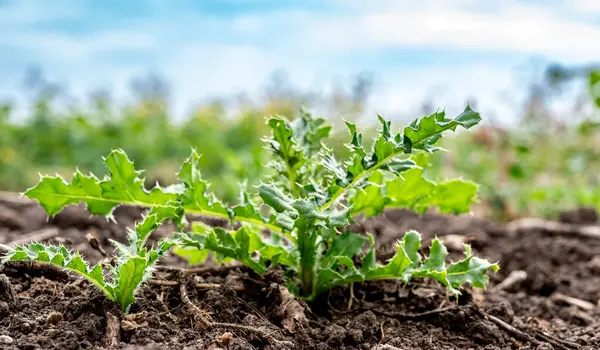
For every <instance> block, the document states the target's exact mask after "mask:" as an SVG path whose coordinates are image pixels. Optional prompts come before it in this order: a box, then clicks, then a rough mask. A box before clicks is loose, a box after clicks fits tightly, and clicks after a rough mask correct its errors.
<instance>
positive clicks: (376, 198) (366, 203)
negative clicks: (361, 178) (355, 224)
mask: <svg viewBox="0 0 600 350" xmlns="http://www.w3.org/2000/svg"><path fill="white" fill-rule="evenodd" d="M382 182H383V173H381V172H380V171H376V172H374V173H373V175H371V177H369V180H368V183H369V185H367V187H365V188H364V189H362V188H358V189H357V190H356V193H355V194H354V195H353V196H351V197H350V200H349V201H350V203H352V209H351V212H352V214H357V213H364V214H365V216H375V215H377V214H381V213H383V209H384V207H385V205H386V204H387V203H388V201H389V199H388V198H386V196H384V195H383V191H382V190H383V184H382Z"/></svg>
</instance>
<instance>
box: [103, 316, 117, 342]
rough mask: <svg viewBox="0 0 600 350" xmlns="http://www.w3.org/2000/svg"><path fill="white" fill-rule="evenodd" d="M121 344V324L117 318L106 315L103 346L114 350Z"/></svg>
mask: <svg viewBox="0 0 600 350" xmlns="http://www.w3.org/2000/svg"><path fill="white" fill-rule="evenodd" d="M120 342H121V322H119V319H118V318H117V316H115V315H113V314H111V313H110V312H107V313H106V334H105V338H104V346H105V347H107V348H109V349H116V348H118V347H119V343H120Z"/></svg>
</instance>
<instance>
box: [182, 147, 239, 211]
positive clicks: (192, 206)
mask: <svg viewBox="0 0 600 350" xmlns="http://www.w3.org/2000/svg"><path fill="white" fill-rule="evenodd" d="M199 160H200V155H199V154H198V153H196V152H195V151H194V152H192V154H191V155H190V156H189V157H188V159H186V160H185V161H184V162H183V164H182V165H181V168H180V170H179V173H178V174H177V176H178V177H179V179H180V180H181V181H182V182H183V184H184V185H185V190H184V191H183V193H182V194H181V200H182V203H183V206H184V208H186V209H188V210H191V211H196V212H200V213H202V212H210V213H212V214H213V215H214V214H217V215H219V214H220V215H221V216H222V217H229V216H230V215H229V212H228V211H227V209H226V208H225V206H224V205H223V203H221V202H220V201H218V200H217V199H216V198H215V196H214V194H213V193H208V191H207V190H208V183H207V182H206V181H204V180H202V177H201V175H200V170H199V169H198V161H199Z"/></svg>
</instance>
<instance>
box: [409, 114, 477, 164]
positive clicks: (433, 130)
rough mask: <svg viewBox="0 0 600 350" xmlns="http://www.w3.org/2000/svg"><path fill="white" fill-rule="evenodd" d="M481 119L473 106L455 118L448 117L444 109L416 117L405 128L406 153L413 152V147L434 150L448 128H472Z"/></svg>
mask: <svg viewBox="0 0 600 350" xmlns="http://www.w3.org/2000/svg"><path fill="white" fill-rule="evenodd" d="M480 121H481V116H480V115H479V113H477V112H475V111H474V110H473V109H472V108H471V106H467V107H466V108H465V110H464V111H463V112H462V113H461V114H460V115H458V116H457V117H456V118H454V119H450V118H446V113H445V112H444V111H441V112H436V113H433V114H431V115H429V116H426V117H424V118H421V119H416V120H415V121H413V122H412V123H411V124H410V125H409V126H407V127H405V128H404V137H403V147H404V151H405V152H406V153H411V152H412V150H413V149H420V150H424V151H428V152H434V151H436V150H438V149H439V148H436V147H434V145H435V144H436V143H437V141H439V139H440V138H441V137H442V133H443V132H444V131H446V130H452V131H455V130H456V128H457V127H458V126H462V127H463V128H465V129H470V128H471V127H473V126H474V125H476V124H478V123H479V122H480Z"/></svg>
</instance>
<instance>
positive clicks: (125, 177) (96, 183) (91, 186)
mask: <svg viewBox="0 0 600 350" xmlns="http://www.w3.org/2000/svg"><path fill="white" fill-rule="evenodd" d="M480 120H481V118H480V116H479V114H478V113H477V112H475V111H473V110H472V109H471V107H470V106H467V107H466V108H465V110H464V111H463V112H462V113H461V114H460V115H458V116H457V117H456V118H447V117H446V115H445V113H444V112H437V113H434V114H432V115H429V116H425V117H423V118H420V119H417V120H415V121H414V122H413V123H411V124H410V125H409V126H408V127H406V128H404V131H403V133H400V132H398V133H395V134H393V133H392V128H391V123H390V122H389V121H386V120H384V119H383V118H382V117H379V121H380V123H381V125H382V129H381V130H379V131H378V132H377V135H376V136H375V138H374V140H373V143H372V147H371V148H370V149H367V148H366V147H365V146H364V144H363V136H362V134H361V133H360V132H358V131H357V128H356V126H355V125H354V124H352V123H350V122H346V125H347V127H348V129H349V131H350V137H351V142H350V143H349V144H347V145H346V146H347V149H348V152H349V154H350V155H349V157H348V159H346V160H344V161H341V162H340V161H337V159H336V155H335V154H334V152H333V150H332V149H330V148H328V147H326V146H325V145H324V142H325V141H326V139H327V138H328V136H329V132H330V127H329V126H327V125H325V124H324V119H322V118H314V117H313V116H311V115H310V114H308V113H302V115H301V117H300V118H298V119H296V120H295V121H292V122H291V121H288V120H287V119H286V118H283V117H275V118H271V119H269V120H268V121H267V123H266V124H267V125H268V126H269V127H270V128H271V131H272V136H271V137H270V138H268V139H265V141H266V143H267V145H268V149H270V151H271V152H272V158H271V162H270V168H272V169H274V170H275V171H274V172H272V174H271V176H269V177H268V178H266V179H264V181H263V182H260V183H259V184H258V185H257V191H256V193H253V194H252V195H251V194H249V193H247V192H245V191H242V192H241V195H240V200H239V202H238V203H237V204H236V205H233V206H231V205H226V204H224V203H223V202H222V201H220V200H218V199H217V198H216V196H215V195H214V194H213V193H212V192H210V191H209V185H208V182H206V181H205V180H203V179H202V177H201V173H200V170H199V165H200V160H201V157H200V155H198V154H197V153H196V151H193V152H192V154H191V155H190V156H189V157H188V158H187V159H186V160H185V161H184V162H183V164H182V165H181V167H180V170H179V172H178V173H177V183H175V184H173V185H171V186H168V187H161V186H155V187H154V188H152V189H151V190H147V189H146V188H145V187H144V183H145V181H144V179H143V178H142V177H141V174H142V172H141V171H139V170H136V168H135V167H134V164H133V162H132V161H131V160H130V159H129V158H128V156H127V155H126V153H125V152H124V151H122V150H114V151H112V152H111V153H110V154H109V155H108V156H107V157H106V158H104V163H105V166H106V167H107V169H108V174H107V175H105V176H104V177H103V178H102V179H100V178H98V177H96V176H95V175H92V174H90V175H84V174H82V173H81V172H79V171H77V172H76V173H75V174H74V176H73V177H72V180H71V181H70V182H67V181H65V180H64V179H63V178H62V177H60V176H58V175H57V176H52V177H50V176H42V178H41V179H40V181H39V183H38V184H37V185H36V186H34V187H32V188H30V189H29V190H27V191H26V192H25V195H26V196H28V197H30V198H33V199H36V200H37V201H38V202H39V203H40V205H42V207H44V208H45V209H46V211H47V212H48V213H49V214H50V215H54V214H56V213H58V212H60V211H61V210H62V209H63V208H64V207H65V206H67V205H70V204H75V203H81V202H83V203H86V204H87V207H88V209H89V211H90V212H91V213H92V214H95V215H104V216H107V217H110V216H111V213H112V211H113V209H114V208H115V207H116V206H117V205H121V204H129V205H138V206H144V207H147V208H149V211H148V213H147V215H145V217H144V218H143V220H141V221H140V222H139V223H138V224H137V225H136V227H135V228H134V229H132V230H130V231H129V235H128V239H129V245H123V244H120V243H117V242H113V243H114V244H115V246H116V247H117V251H118V254H119V257H118V261H119V262H118V264H117V266H116V267H115V268H113V269H112V270H111V275H112V278H111V281H112V282H111V283H104V282H103V280H100V279H99V277H98V276H100V277H101V276H102V274H101V273H99V272H98V271H99V270H93V271H95V272H93V276H92V275H90V272H89V269H88V268H87V267H86V265H85V264H84V265H82V267H78V269H77V271H79V272H80V273H81V274H83V275H84V276H86V278H88V279H90V278H91V280H93V281H96V282H95V283H96V285H97V286H99V287H100V288H102V289H103V290H104V292H105V293H106V294H107V296H108V297H109V298H110V299H112V300H115V301H117V302H119V303H121V304H122V305H123V307H124V308H126V307H127V306H128V305H130V304H131V303H133V302H134V301H135V299H134V294H135V290H136V289H137V288H138V287H139V285H140V284H141V283H142V282H143V281H144V280H146V279H147V278H148V277H149V276H150V275H151V273H152V267H153V265H154V263H155V262H156V260H157V259H158V258H159V257H160V256H161V255H162V254H164V253H165V252H166V251H167V250H168V249H170V248H172V247H176V248H175V250H174V251H175V252H176V253H178V254H181V255H182V256H184V257H185V258H187V259H189V260H190V261H194V262H195V263H200V262H202V261H203V260H204V259H206V258H207V257H209V256H213V257H214V258H215V260H216V261H221V262H224V261H230V260H237V261H239V262H241V263H243V264H244V265H246V266H248V267H250V268H251V269H253V270H254V271H255V272H257V273H264V272H265V271H266V270H267V269H268V268H270V267H273V266H282V267H283V268H284V270H285V271H286V278H287V285H288V287H289V288H290V290H292V291H294V292H295V293H296V294H298V295H299V296H302V297H304V298H306V299H308V300H312V299H314V298H315V297H317V296H318V295H319V294H321V293H322V292H324V291H326V290H328V289H330V288H332V287H335V286H338V285H341V284H345V283H349V282H362V281H369V280H376V279H387V278H398V279H400V280H402V281H403V282H405V283H408V282H409V281H410V280H411V279H412V278H413V277H419V278H433V279H436V280H438V281H439V282H440V283H442V284H443V285H444V286H446V287H448V289H449V290H450V292H451V293H452V294H454V295H458V294H460V291H459V288H460V287H461V286H462V285H464V284H467V283H469V284H471V285H472V286H474V287H477V288H483V287H485V285H486V284H487V281H488V277H487V273H488V271H490V270H491V271H497V269H498V265H496V264H492V263H489V262H487V261H486V260H483V259H479V258H476V257H473V256H472V255H471V250H470V247H468V246H466V247H465V255H466V257H465V259H463V260H461V261H458V262H455V263H451V264H449V265H446V263H445V258H446V255H447V251H446V248H445V247H444V246H443V245H442V244H441V242H440V241H439V240H434V241H433V243H432V245H431V248H430V256H429V257H425V258H423V257H421V255H420V254H419V250H420V248H421V238H420V236H419V234H418V233H416V232H409V233H407V234H406V235H405V236H404V238H403V239H402V240H401V241H399V242H398V244H397V253H396V255H394V257H392V258H391V259H390V261H388V262H387V263H386V264H383V265H380V264H378V262H377V261H376V259H375V251H374V243H373V239H372V237H371V236H370V235H366V236H361V235H357V234H354V233H351V232H348V230H347V229H348V227H349V225H350V224H351V223H352V222H353V217H354V216H357V215H366V216H372V215H376V214H379V213H382V212H383V211H384V210H385V209H386V208H397V207H403V208H412V209H415V210H418V211H420V212H423V211H424V210H426V209H427V208H430V207H438V208H439V209H440V210H441V211H443V212H448V213H464V212H467V211H469V208H470V205H471V204H472V203H474V202H475V200H476V193H477V186H476V185H475V184H473V183H471V182H468V181H462V180H458V179H453V180H446V181H443V182H434V181H431V180H428V179H426V178H425V177H424V176H423V172H422V169H423V167H424V166H426V165H427V156H426V154H428V153H434V152H436V151H438V150H440V149H441V148H440V147H438V145H437V143H438V141H439V140H440V139H441V137H442V134H443V133H444V132H445V131H449V130H450V131H455V130H456V129H457V127H459V126H460V127H463V128H465V129H469V128H471V127H473V126H474V125H476V124H477V123H478V122H479V121H480ZM416 152H419V153H416ZM186 213H193V214H200V215H204V216H212V217H217V218H225V219H228V220H230V221H231V222H232V223H237V224H241V225H240V226H239V228H237V229H235V230H233V231H229V230H226V229H224V228H220V227H209V226H207V225H204V224H199V223H194V224H193V225H192V230H191V231H190V232H183V231H184V230H183V228H184V226H185V223H186V221H185V214H186ZM168 220H171V221H172V222H174V223H176V224H177V225H178V227H179V230H178V231H179V232H177V233H176V234H175V235H174V237H173V238H171V239H169V240H166V241H162V242H160V243H159V245H158V247H157V248H154V249H150V250H146V248H145V242H146V240H147V238H148V236H149V234H150V233H151V232H152V230H154V229H156V228H157V227H158V226H160V225H161V224H162V223H163V222H165V221H168ZM264 230H267V231H269V234H266V232H264ZM40 247H41V249H42V250H43V251H46V250H49V251H53V249H55V248H51V247H47V248H45V247H43V246H40ZM23 249H25V248H16V249H15V251H14V252H11V253H10V254H9V255H10V256H11V257H13V258H14V257H15V256H17V257H19V258H20V259H25V258H26V259H30V260H38V261H44V262H50V263H55V262H54V261H53V260H52V259H49V258H48V256H47V254H46V255H42V256H41V257H40V254H36V255H33V256H30V255H27V254H25V255H23V253H21V250H23ZM363 254H364V256H362V258H361V255H363ZM11 259H12V258H11ZM356 259H360V260H356ZM59 260H60V259H59ZM63 260H64V259H63ZM63 260H60V261H58V262H57V263H56V264H57V265H59V266H61V267H65V266H63V265H62V261H63ZM355 261H360V264H359V266H356V265H355ZM94 269H97V267H94ZM90 276H92V277H90Z"/></svg>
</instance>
